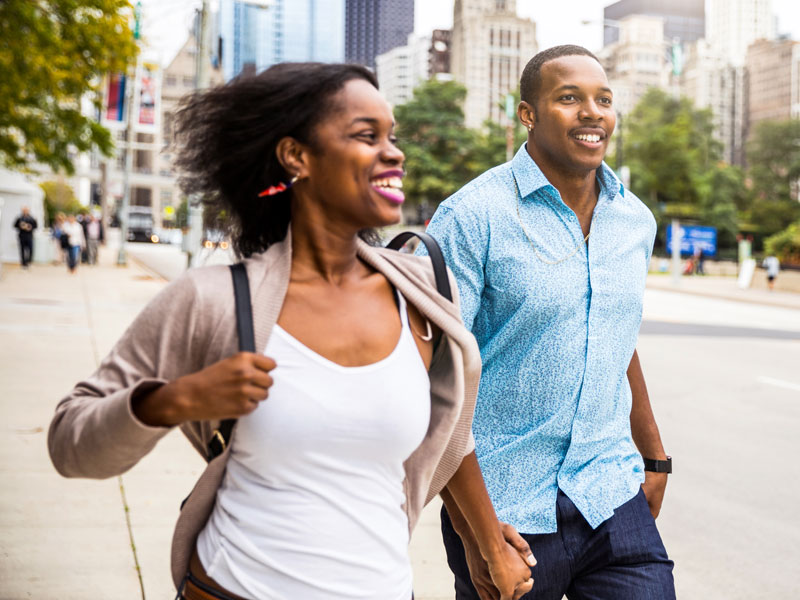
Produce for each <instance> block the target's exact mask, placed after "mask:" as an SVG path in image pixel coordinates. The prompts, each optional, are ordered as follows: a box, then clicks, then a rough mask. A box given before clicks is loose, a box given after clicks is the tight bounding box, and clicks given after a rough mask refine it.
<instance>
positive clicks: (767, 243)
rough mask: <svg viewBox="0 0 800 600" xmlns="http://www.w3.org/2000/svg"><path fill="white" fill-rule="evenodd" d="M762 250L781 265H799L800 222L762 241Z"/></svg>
mask: <svg viewBox="0 0 800 600" xmlns="http://www.w3.org/2000/svg"><path fill="white" fill-rule="evenodd" d="M764 250H765V252H766V253H767V254H774V255H775V256H777V257H778V259H779V260H780V261H781V262H782V263H790V264H795V265H800V221H798V222H797V223H792V224H791V225H789V227H787V228H786V229H784V230H783V231H780V232H778V233H776V234H774V235H771V236H770V237H768V238H767V239H766V240H764Z"/></svg>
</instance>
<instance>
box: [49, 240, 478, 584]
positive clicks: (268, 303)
mask: <svg viewBox="0 0 800 600" xmlns="http://www.w3.org/2000/svg"><path fill="white" fill-rule="evenodd" d="M290 238H291V236H290V235H287V237H286V239H285V240H284V241H283V242H280V243H278V244H274V245H273V246H271V247H270V248H269V249H268V250H267V251H266V252H264V253H263V254H259V255H255V256H253V257H251V258H249V259H247V260H246V261H245V264H246V266H247V273H248V276H249V279H250V290H251V291H250V293H251V299H252V304H253V321H254V327H255V338H256V348H265V347H266V344H267V339H268V338H269V334H270V331H271V330H272V327H273V325H275V322H276V321H277V319H278V314H279V313H280V309H281V306H282V304H283V299H284V297H285V295H286V289H287V287H288V284H289V272H290V268H291V239H290ZM358 256H359V257H360V258H361V259H362V260H364V262H366V263H367V264H369V265H371V266H372V267H374V268H375V269H376V270H377V271H379V272H381V273H383V275H384V276H385V277H386V278H387V279H388V280H389V281H390V282H391V283H392V284H393V285H394V286H395V287H396V288H397V289H398V290H399V291H400V292H401V293H402V294H403V295H404V296H405V298H406V299H407V300H408V301H409V302H410V303H411V304H413V305H414V306H415V307H416V308H417V309H418V310H419V311H420V312H421V313H422V314H423V315H425V316H426V317H427V318H428V319H430V320H431V321H432V322H433V323H435V324H436V325H438V326H439V327H440V328H441V329H442V331H443V332H444V336H443V338H442V341H441V342H440V344H439V346H438V348H437V350H436V353H435V355H434V357H433V360H432V362H431V367H430V380H431V420H430V425H429V427H428V432H427V434H426V436H425V439H424V440H423V441H422V443H421V444H420V446H419V447H418V448H417V449H416V450H415V451H414V452H413V453H412V454H411V456H410V457H409V458H408V460H406V462H405V472H406V478H405V481H404V488H405V491H406V502H405V505H404V508H405V510H406V513H407V515H408V522H409V528H410V529H413V528H414V525H415V524H416V522H417V519H418V518H419V514H420V511H421V510H422V508H423V507H424V505H425V504H427V502H428V501H430V500H431V498H433V497H434V496H435V495H436V494H438V493H439V492H440V491H441V489H442V488H443V487H444V485H445V484H446V483H447V481H448V480H449V479H450V477H452V475H453V473H454V472H455V471H456V469H457V468H458V466H459V464H460V463H461V459H462V457H463V456H465V455H466V454H468V453H469V452H471V451H472V450H473V448H474V441H473V439H472V433H471V426H472V413H473V410H474V407H475V398H476V396H477V391H478V382H479V380H480V372H481V363H480V354H479V351H478V346H477V344H476V342H475V339H474V338H473V337H472V335H471V334H470V333H469V332H468V331H467V330H466V329H465V328H464V326H463V324H462V322H461V318H460V314H459V310H458V299H457V297H456V299H455V303H451V302H448V301H447V300H445V299H444V298H443V297H442V296H441V295H440V294H439V293H438V291H437V290H436V286H435V283H434V279H433V269H432V268H431V265H430V259H428V258H421V257H416V256H411V255H408V254H402V253H400V252H396V251H393V250H385V249H382V248H373V247H371V246H368V245H367V244H365V243H363V242H361V241H359V245H358ZM451 288H452V290H453V292H454V294H456V293H457V289H458V288H457V287H456V285H455V281H454V280H453V278H452V276H451ZM237 351H238V340H237V336H236V317H235V312H234V296H233V285H232V282H231V276H230V271H229V270H228V268H227V267H224V266H216V267H205V268H202V269H196V270H192V271H189V272H188V273H186V274H185V275H184V276H182V277H181V278H180V279H178V280H176V281H174V282H173V283H171V284H170V285H168V286H167V287H166V288H165V289H164V290H162V291H161V293H160V294H159V295H158V296H156V298H155V299H153V300H152V301H151V302H150V303H149V304H148V305H147V307H146V308H145V309H144V310H143V311H142V312H141V313H140V314H139V316H138V317H137V318H136V320H135V321H134V322H133V324H132V325H131V326H130V327H129V328H128V330H127V331H126V332H125V334H124V335H123V336H122V338H121V339H120V340H119V341H118V342H117V344H116V345H115V346H114V348H113V349H112V350H111V352H110V354H109V355H108V356H106V357H105V359H103V362H102V363H101V365H100V367H99V368H98V369H97V371H96V372H95V373H94V374H93V375H92V376H91V377H89V378H88V379H87V380H85V381H82V382H81V383H79V384H78V385H76V386H75V388H74V389H73V390H72V392H71V393H70V394H69V395H68V396H67V397H66V398H64V399H63V400H61V402H60V403H59V404H58V406H57V408H56V414H55V416H54V417H53V421H52V423H51V424H50V431H49V434H48V446H49V450H50V458H51V460H52V461H53V464H54V465H55V467H56V469H57V470H58V472H59V473H61V474H62V475H64V476H65V477H92V478H104V477H111V476H114V475H118V474H120V473H124V472H125V471H127V470H128V469H130V468H131V467H133V466H134V465H135V464H136V463H137V462H138V461H139V459H141V458H142V457H143V456H144V455H146V454H147V453H148V452H149V451H150V450H151V449H152V448H153V447H154V446H155V445H156V443H157V442H158V440H159V439H161V438H162V437H163V436H164V435H165V434H166V433H167V432H168V431H169V429H168V428H165V427H149V426H147V425H145V424H143V423H142V422H141V421H139V420H138V419H137V418H136V417H135V416H134V414H133V412H132V411H131V398H132V397H133V395H134V394H141V393H143V392H145V391H147V390H148V389H152V388H155V387H157V386H159V385H161V384H163V383H165V382H168V381H172V380H174V379H176V378H178V377H181V376H182V375H186V374H189V373H194V372H197V371H199V370H201V369H203V368H204V367H206V366H208V365H211V364H213V363H215V362H217V361H219V360H222V359H223V358H226V357H227V356H230V355H232V354H234V353H236V352H237ZM218 425H219V423H218V422H214V421H203V422H189V423H184V424H183V425H181V430H182V431H183V433H184V434H185V435H186V437H187V438H189V441H190V442H191V443H192V444H193V445H194V447H195V448H196V449H197V450H198V452H200V453H201V454H202V455H203V456H204V457H205V456H206V444H207V443H208V441H209V439H210V437H211V433H212V432H213V431H214V429H215V428H216V427H217V426H218ZM234 435H235V429H234ZM228 448H230V446H228ZM227 459H228V451H227V449H226V451H225V452H223V453H222V454H221V455H220V456H219V457H217V458H216V459H215V460H213V461H212V462H211V463H209V464H208V466H207V467H206V469H205V471H204V472H203V474H202V475H201V477H200V479H199V480H198V482H197V483H196V485H195V487H194V490H193V491H192V494H191V496H190V497H189V499H188V500H187V502H186V504H185V505H184V506H183V509H182V510H181V513H180V516H179V518H178V522H177V524H176V526H175V532H174V534H173V540H172V576H173V580H174V581H175V585H176V586H177V585H178V584H179V582H180V580H181V579H182V578H183V576H184V574H185V573H186V570H187V567H188V563H189V558H190V557H191V554H192V551H193V549H194V545H195V542H196V539H197V535H198V533H199V532H200V531H201V530H202V528H203V527H204V525H205V523H206V520H207V519H208V516H209V515H210V513H211V510H212V509H213V506H214V501H215V498H216V491H217V488H218V487H219V485H220V483H221V482H222V477H223V475H224V473H225V464H226V462H227ZM176 502H177V499H176Z"/></svg>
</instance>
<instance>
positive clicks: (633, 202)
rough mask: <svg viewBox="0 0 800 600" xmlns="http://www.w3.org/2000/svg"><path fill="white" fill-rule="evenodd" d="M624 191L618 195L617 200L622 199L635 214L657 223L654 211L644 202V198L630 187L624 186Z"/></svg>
mask: <svg viewBox="0 0 800 600" xmlns="http://www.w3.org/2000/svg"><path fill="white" fill-rule="evenodd" d="M623 189H624V193H622V194H620V195H618V196H617V200H621V203H622V204H623V205H624V206H625V207H626V208H627V209H628V210H630V211H632V212H633V213H634V214H636V215H638V216H640V217H642V218H644V219H646V220H648V221H652V222H653V223H655V217H654V216H653V211H651V210H650V209H649V208H648V206H647V205H646V204H645V203H644V202H642V200H641V199H640V198H639V197H638V196H637V195H636V194H634V193H633V192H632V191H631V190H629V189H628V188H623Z"/></svg>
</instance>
